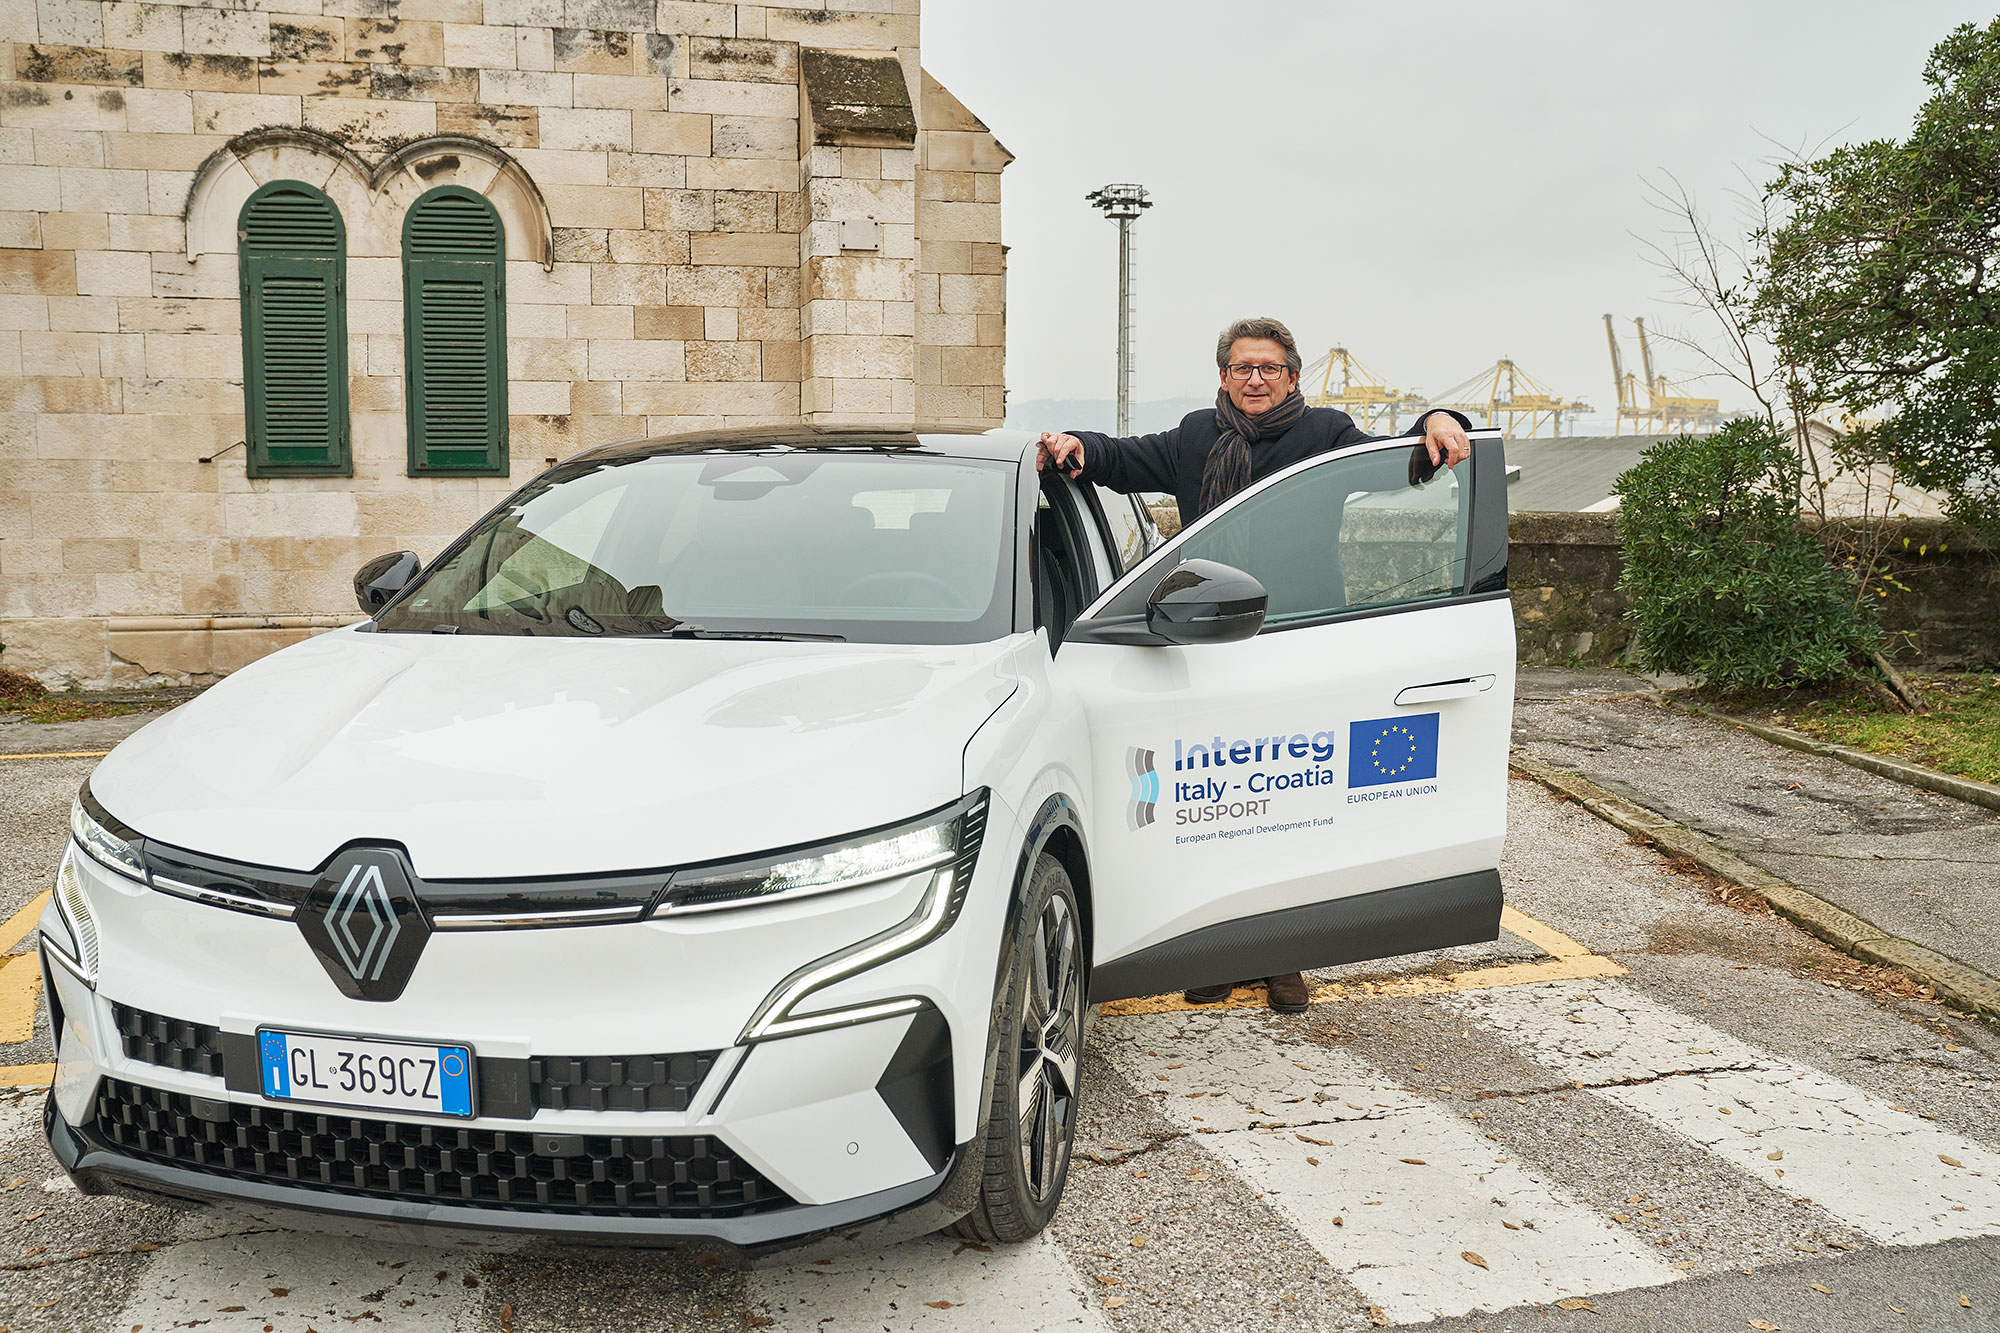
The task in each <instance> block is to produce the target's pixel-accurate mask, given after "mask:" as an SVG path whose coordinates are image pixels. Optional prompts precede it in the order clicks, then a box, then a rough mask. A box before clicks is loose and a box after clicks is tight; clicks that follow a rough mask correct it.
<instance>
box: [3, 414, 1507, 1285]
mask: <svg viewBox="0 0 2000 1333" xmlns="http://www.w3.org/2000/svg"><path fill="white" fill-rule="evenodd" d="M1501 447H1502V446H1501V442H1500V440H1499V439H1497V438H1493V437H1491V436H1487V435H1481V436H1479V437H1477V438H1476V441H1475V444H1474V451H1473V456H1472V458H1471V460H1470V462H1469V463H1466V464H1461V465H1460V466H1459V467H1458V468H1456V469H1447V470H1438V469H1435V468H1434V467H1432V466H1431V465H1430V464H1429V463H1428V461H1427V459H1426V457H1425V455H1424V453H1423V450H1422V449H1421V448H1420V447H1418V446H1414V445H1413V443H1412V442H1411V441H1410V440H1408V439H1401V440H1390V441H1383V442H1380V443H1376V444H1370V445H1364V446H1361V447H1358V448H1355V449H1351V450H1346V451H1343V452H1340V453H1337V454H1329V455H1324V456H1321V457H1318V458H1314V459H1310V460H1308V461H1306V462H1304V463H1301V464H1299V465H1297V466H1295V467H1293V468H1291V469H1289V470H1288V471H1285V472H1283V473H1281V474H1279V475H1276V476H1273V477H1270V478H1268V479H1266V480H1265V481H1263V482H1261V483H1259V484H1258V485H1256V486H1255V487H1253V488H1251V489H1249V490H1247V491H1245V492H1244V493H1242V494H1241V495H1239V496H1237V497H1236V498H1235V499H1234V500H1233V501H1231V502H1230V503H1229V504H1228V505H1226V506H1224V507H1223V508H1221V509H1219V510H1217V511H1216V512H1214V513H1212V514H1210V515H1208V516H1207V517H1206V518H1204V519H1203V520H1202V521H1201V522H1199V523H1196V524H1195V525H1193V526H1192V527H1191V528H1189V529H1188V530H1187V531H1186V532H1184V533H1181V534H1180V535H1179V536H1177V537H1175V538H1174V539H1173V540H1170V541H1166V542H1164V543H1162V542H1160V541H1159V540H1158V538H1157V532H1156V530H1155V529H1154V528H1153V526H1152V523H1151V521H1150V519H1149V518H1148V517H1147V516H1146V514H1145V511H1144V509H1143V507H1141V506H1139V505H1136V504H1135V503H1134V502H1133V501H1132V500H1131V499H1129V498H1127V497H1124V496H1120V495H1115V494H1112V493H1109V492H1103V491H1099V490H1097V489H1096V488H1093V487H1088V486H1081V485H1078V484H1077V483H1076V482H1074V481H1072V480H1070V479H1068V478H1066V477H1061V476H1057V475H1054V474H1050V475H1042V474H1038V473H1037V472H1036V470H1035V462H1034V460H1035V446H1034V442H1033V440H1032V438H1030V437H1028V436H1025V435H1023V434H1020V433H1018V432H1015V433H1007V432H993V433H989V434H986V435H975V436H948V435H947V436H933V435H909V434H900V435H890V434H876V435H869V434H814V433H812V432H808V431H801V430H789V431H787V430H764V431H747V432H746V431H738V432H730V433H722V434H709V435H703V436H689V437H683V438H677V439H670V440H653V441H645V442H639V443H630V444H619V445H612V446H607V447H604V448H600V449H596V450H593V451H591V452H589V453H586V454H583V455H580V456H578V457H576V458H573V459H570V460H568V461H566V462H564V463H562V464H561V465H559V466H557V467H554V468H552V469H550V470H549V471H547V472H545V473H544V474H542V475H541V476H539V477H537V478H535V479H534V480H533V481H531V482H529V483H528V484H527V485H526V486H524V487H523V488H521V489H520V490H519V491H518V492H517V493H515V494H514V495H513V496H511V497H510V498H509V499H507V500H506V501H505V502H504V503H503V504H501V505H500V506H499V507H498V508H497V509H495V510H494V511H493V512H492V513H490V514H489V515H487V516H486V517H485V518H484V519H482V520H481V521H480V522H479V523H478V524H476V525H475V526H474V527H473V528H472V529H471V531H469V532H468V533H466V534H465V535H464V536H463V537H461V538H459V539H458V540H457V541H456V542H455V543H454V544H453V545H452V546H450V547H449V548H448V549H447V550H446V551H445V552H444V553H443V554H442V555H440V556H439V557H438V558H437V560H436V561H435V562H434V563H433V564H432V565H431V566H429V567H428V568H423V569H419V567H418V561H417V558H416V557H415V556H414V555H411V554H409V553H407V552H399V553H397V554H395V555H392V556H384V557H382V558H380V559H378V560H375V561H372V562H370V563H369V564H368V565H367V566H366V567H364V569H363V570H362V571H361V573H360V574H359V575H357V576H356V580H355V584H356V590H357V594H358V596H359V597H360V599H361V602H362V605H363V607H364V609H368V610H371V611H372V612H373V615H372V618H371V619H369V620H367V621H364V622H362V623H359V624H356V625H353V626H350V627H348V628H345V629H341V630H337V631H334V632H331V633H328V634H325V635H322V636H320V637H318V638H315V639H312V640H310V641H308V642H305V643H301V644H298V645H297V646H295V647H292V648H288V649H286V650H284V651H283V652H280V653H277V654H274V655H273V656H271V657H268V658H265V659H264V660H262V661H260V662H257V663H256V664H254V665H253V666H250V667H248V668H246V669H244V670H242V671H240V672H238V673H236V674H235V675H233V676H231V677H229V678H228V679H227V680H225V681H223V682H222V683H221V684H219V685H217V686H215V687H214V688H213V689H211V690H209V691H208V692H207V693H205V694H203V695H202V696H200V697H199V698H197V699H195V700H194V701H193V702H190V703H188V704H186V705H184V706H183V707H181V708H179V709H177V710H175V711H174V712H173V713H171V714H169V715H168V716H166V717H164V718H162V719H160V720H159V721H157V722H154V723H153V724H152V725H150V726H148V727H146V728H145V729H144V730H143V731H141V732H139V733H138V734H137V735H135V736H134V737H132V738H131V739H130V740H127V741H126V742H125V743H124V744H122V745H120V746H119V747H118V749H117V750H116V751H114V752H113V753H112V754H111V755H110V756H109V757H108V758H106V759H105V760H104V761H103V762H102V763H101V764H100V765H98V767H97V769H96V771H95V772H94V773H93V774H92V775H91V777H90V780H89V782H88V783H87V784H86V785H85V787H84V789H83V791H82V792H81V794H80V795H79V797H78V799H77V803H76V807H75V812H74V819H73V826H72V834H73V837H72V840H71V842H70V844H69V845H68V847H67V849H66V851H65V853H64V855H63V857H62V861H61V866H60V869H59V870H58V872H57V881H56V892H55V894H54V895H53V901H52V905H51V906H50V908H49V909H48V911H47V912H46V913H45V915H44V916H43V917H42V920H41V925H40V930H41V944H42V960H43V963H42V965H43V968H44V970H45V973H46V977H47V980H48V982H49V985H48V988H47V994H48V1000H49V1009H50V1016H51V1020H52V1024H53V1029H54V1034H55V1039H56V1043H57V1069H56V1076H55V1083H54V1086H53V1088H52V1089H51V1092H50V1095H49V1099H48V1104H47V1109H46V1122H47V1131H48V1138H49V1141H50V1143H51V1145H52V1146H53V1148H54V1150H55V1153H56V1155H57V1157H58V1158H59V1159H60V1161H61V1163H62V1165H63V1167H64V1168H65V1169H67V1170H68V1171H69V1173H70V1174H71V1176H72V1177H73V1178H74V1179H75V1181H76V1183H77V1184H78V1185H79V1187H81V1188H82V1189H83V1190H85V1191H86V1192H103V1191H107V1190H112V1189H122V1190H138V1191H142V1192H145V1193H148V1194H153V1195H161V1194H163V1195H168V1196H176V1197H179V1198H185V1199H218V1198H220V1199H230V1200H238V1201H248V1202H251V1203H254V1204H262V1205H284V1206H291V1207H299V1208H305V1209H312V1210H321V1211H326V1212H332V1213H340V1214H348V1215H352V1216H359V1217H364V1218H374V1219H383V1220H397V1221H415V1222H428V1223H438V1224H444V1225H455V1226H465V1227H475V1228H478V1227H483V1228H501V1229H512V1230H520V1231H534V1232H542V1233H551V1234H556V1235H562V1236H569V1237H575V1238H591V1239H595V1240H604V1239H623V1240H628V1241H653V1240H662V1239H672V1238H688V1239H694V1240H699V1241H701V1242H703V1243H709V1244H721V1245H727V1246H735V1247H739V1248H741V1249H744V1250H749V1251H757V1250H763V1249H768V1248H773V1247H778V1246H783V1245H790V1244H796V1243H799V1242H801V1241H804V1240H808V1239H811V1238H814V1237H818V1236H822V1235H824V1234H826V1233H828V1232H831V1231H836V1230H837V1231H840V1232H843V1233H857V1232H859V1233H861V1234H868V1235H874V1236H879V1237H881V1238H884V1239H887V1238H893V1237H896V1236H901V1235H910V1234H917V1233H921V1232H925V1231H930V1230H935V1229H937V1228H940V1227H944V1226H948V1225H953V1224H956V1225H957V1227H958V1228H959V1229H960V1230H961V1231H962V1232H963V1233H964V1234H969V1235H974V1236H977V1237H981V1238H985V1239H998V1240H1017V1239H1021V1238H1024V1237H1027V1236H1030V1235H1032V1234H1034V1233H1035V1232H1036V1231H1038V1230H1039V1229H1040V1228H1041V1227H1042V1226H1043V1225H1044V1224H1046V1223H1047V1221H1048V1220H1049V1218H1050V1216H1051V1214H1052V1213H1053V1211H1054V1209H1055V1207H1056V1204H1057V1201H1058V1200H1059V1198H1060V1196H1061V1194H1062V1190H1063V1184H1064V1180H1065V1178H1066V1173H1067V1168H1068V1164H1069V1152H1070V1138H1071V1133H1072V1130H1073V1126H1074V1117H1075V1112H1076V1098H1077V1095H1078V1091H1079V1087H1078V1080H1079V1062H1080V1057H1081V1052H1082V1045H1083V1034H1084V1025H1085V1018H1086V1014H1087V1010H1088V1006H1089V1005H1090V1004H1092V1003H1094V1002H1098V1001H1103V1000H1108V999H1114V998H1120V997H1128V996H1137V995H1149V994H1154V993H1158V992H1162V991H1170V990H1177V989H1180V988H1182V987H1187V986H1199V985H1207V984H1213V983H1218V982H1225V981H1234V980H1237V979H1240V978H1244V977H1261V976H1265V975H1269V974H1273V973H1278V972H1286V971H1292V970H1296V969H1301V968H1308V967H1315V966H1323V965H1331V964H1336V963H1344V962H1351V961H1356V960H1361V959H1369V958H1378V957H1385V956H1389V955H1394V954H1403V953H1409V952H1413V951H1417V950H1425V949H1434V948H1440V947H1443V946H1447V945H1454V944H1461V943H1467V942H1471V941H1476V940H1486V939H1491V938H1493V937H1494V936H1495V935H1496V933H1497V928H1498V918H1499V912H1500V879H1499V875H1498V873H1497V870H1496V867H1497V866H1498V864H1499V858H1500V848H1501V839H1502V834H1503V831H1504V826H1505V811H1504V806H1505V788H1506V752H1507V741H1508V727H1509V716H1510V713H1511V711H1512V700H1513V679H1514V626H1513V615H1512V609H1511V606H1510V604H1509V602H1508V597H1507V590H1506V550H1507V546H1506V495H1505V482H1504V480H1503V463H1502V457H1501Z"/></svg>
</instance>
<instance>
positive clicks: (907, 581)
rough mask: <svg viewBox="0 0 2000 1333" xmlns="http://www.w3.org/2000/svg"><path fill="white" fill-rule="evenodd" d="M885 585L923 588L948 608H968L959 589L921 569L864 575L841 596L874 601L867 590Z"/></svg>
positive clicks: (848, 586)
mask: <svg viewBox="0 0 2000 1333" xmlns="http://www.w3.org/2000/svg"><path fill="white" fill-rule="evenodd" d="M884 585H889V586H895V587H901V588H906V589H912V590H914V588H915V587H923V588H926V589H929V590H930V591H931V592H934V593H936V594H937V595H938V596H939V597H941V598H942V599H943V601H944V604H945V605H946V606H949V607H953V608H955V609H958V610H964V609H965V607H966V601H965V599H964V598H963V597H961V596H960V595H959V592H958V589H956V588H954V587H952V586H951V585H950V584H949V583H946V582H945V581H944V580H943V579H941V578H939V577H938V576H937V575H935V574H926V573H925V572H924V571H923V570H921V569H885V570H879V571H877V572H876V573H873V574H863V575H862V576H861V577H860V578H858V579H856V580H854V581H853V582H852V583H850V584H848V585H847V586H846V587H845V588H842V589H841V590H840V595H841V597H843V598H852V599H854V600H857V601H858V600H872V599H870V598H869V597H868V594H867V590H868V589H870V588H874V587H881V586H884ZM906 605H907V603H906Z"/></svg>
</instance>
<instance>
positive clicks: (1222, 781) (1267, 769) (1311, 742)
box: [1173, 730, 1339, 824]
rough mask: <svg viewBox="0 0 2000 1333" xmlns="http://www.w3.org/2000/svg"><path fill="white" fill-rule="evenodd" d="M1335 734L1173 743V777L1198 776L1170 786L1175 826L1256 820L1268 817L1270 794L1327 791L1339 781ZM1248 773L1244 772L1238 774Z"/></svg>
mask: <svg viewBox="0 0 2000 1333" xmlns="http://www.w3.org/2000/svg"><path fill="white" fill-rule="evenodd" d="M1335 735H1336V733H1335V732H1333V731H1331V730H1327V731H1318V732H1314V733H1312V734H1311V735H1307V734H1306V733H1305V732H1302V731H1299V732H1292V733H1290V734H1285V733H1278V734H1276V735H1270V736H1250V737H1245V738H1240V739H1237V740H1231V741H1225V740H1223V738H1222V737H1220V736H1217V737H1214V738H1213V739H1212V740H1210V741H1207V742H1203V741H1183V740H1176V741H1175V742H1174V772H1176V773H1193V772H1196V771H1200V772H1201V776H1200V777H1190V778H1187V779H1184V780H1176V781H1175V782H1174V784H1173V788H1174V800H1175V801H1176V802H1177V803H1178V808H1177V809H1176V810H1175V811H1174V822H1175V823H1176V824H1206V823H1210V822H1212V821H1214V820H1218V819H1255V818H1258V817H1259V816H1262V815H1264V814H1266V813H1268V812H1269V810H1270V807H1271V800H1270V793H1272V792H1281V791H1293V790H1299V789H1303V788H1307V787H1326V786H1331V785H1333V784H1334V783H1335V782H1336V781H1338V779H1339V774H1338V772H1337V770H1335V769H1333V768H1330V767H1328V765H1330V764H1331V763H1332V762H1333V755H1334V748H1335ZM1242 770H1247V771H1242Z"/></svg>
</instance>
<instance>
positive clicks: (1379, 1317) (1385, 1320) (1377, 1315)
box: [1368, 1305, 1389, 1328]
mask: <svg viewBox="0 0 2000 1333" xmlns="http://www.w3.org/2000/svg"><path fill="white" fill-rule="evenodd" d="M1368 1322H1369V1323H1371V1324H1373V1325H1375V1327H1377V1328H1387V1327H1388V1326H1389V1316H1388V1315H1386V1314H1383V1313H1382V1307H1381V1306H1379V1305H1371V1306H1369V1307H1368Z"/></svg>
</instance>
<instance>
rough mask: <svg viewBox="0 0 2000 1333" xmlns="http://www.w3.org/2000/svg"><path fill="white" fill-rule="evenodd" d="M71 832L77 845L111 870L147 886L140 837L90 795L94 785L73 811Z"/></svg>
mask: <svg viewBox="0 0 2000 1333" xmlns="http://www.w3.org/2000/svg"><path fill="white" fill-rule="evenodd" d="M69 832H70V836H71V837H72V838H75V839H76V845H77V846H79V847H81V848H83V850H85V851H86V852H89V853H90V855H91V857H92V859H94V860H96V861H98V862H100V863H102V864H103V866H104V867H105V868H106V869H107V870H115V871H117V872H118V873H119V874H121V875H125V876H127V877H129V878H131V879H136V880H138V881H139V882H140V883H141V884H143V883H145V882H146V864H145V862H144V861H142V860H140V858H139V835H138V834H137V833H136V832H134V831H133V830H132V829H129V828H127V827H125V825H123V824H121V823H119V822H118V821H117V820H115V819H113V818H112V817H111V815H110V814H109V813H108V812H107V811H106V810H105V808H104V807H103V806H101V805H99V804H98V803H97V798H96V797H94V796H92V795H91V794H90V783H89V782H87V781H86V782H85V783H84V784H83V790H82V791H80V792H78V793H77V794H76V800H74V801H73V802H71V803H70V807H69Z"/></svg>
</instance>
